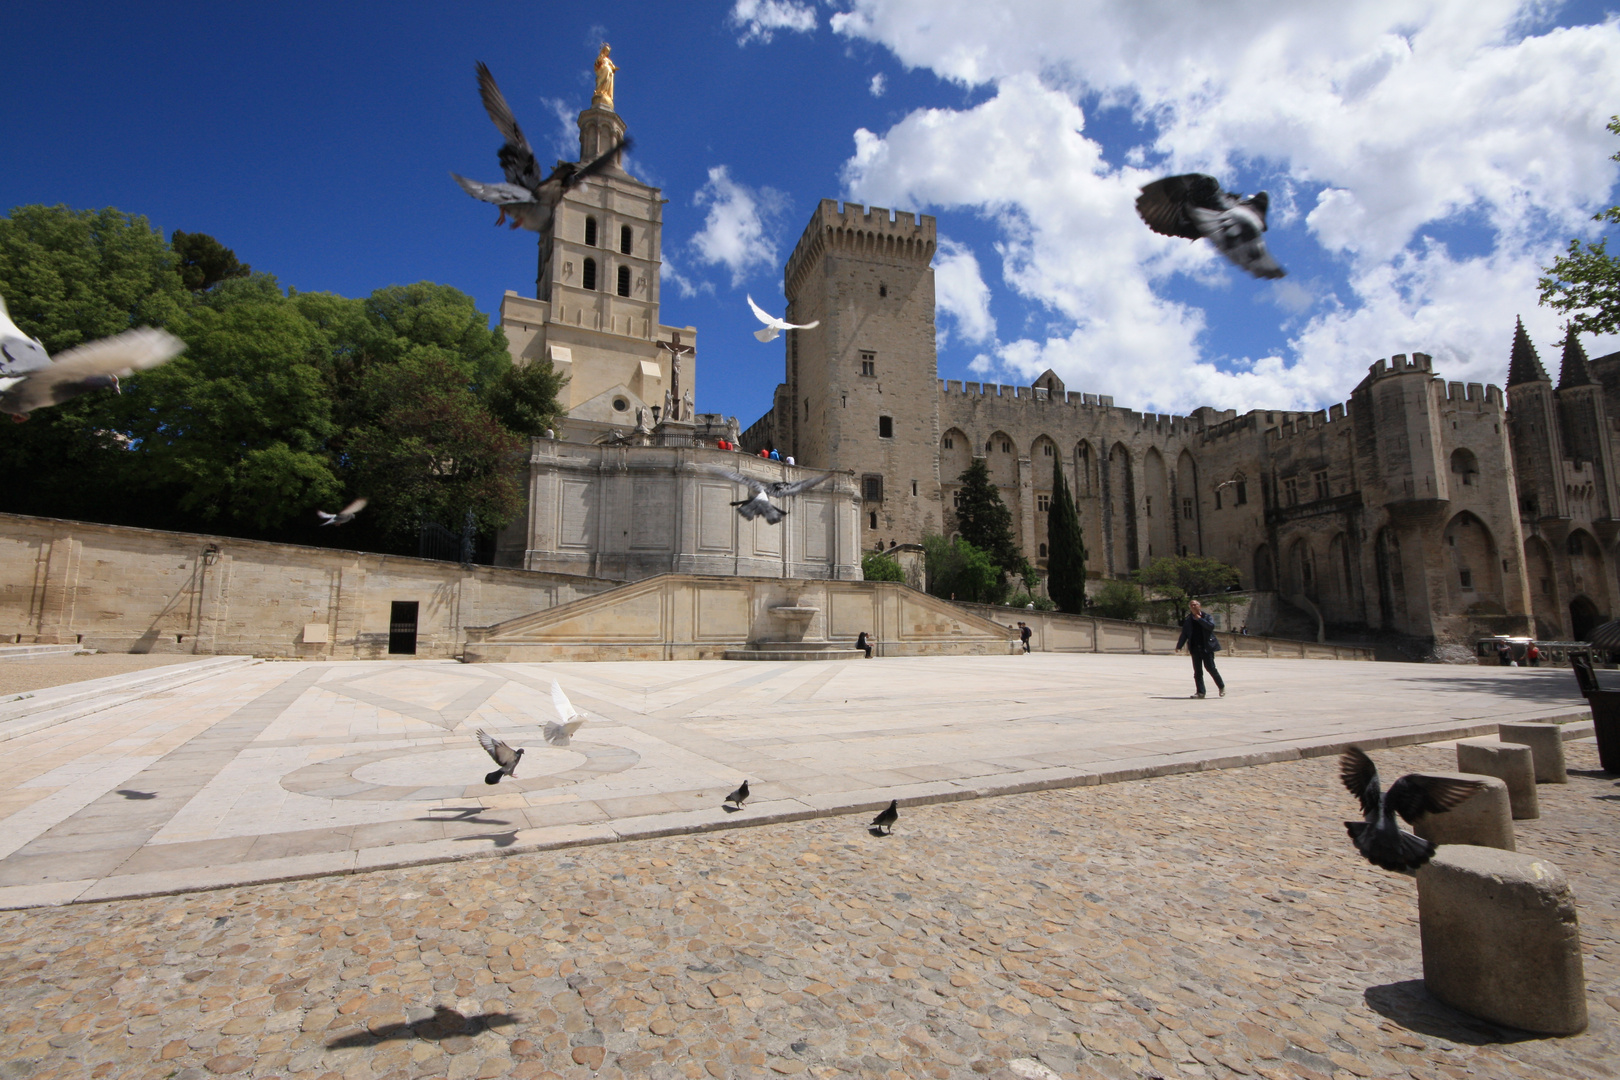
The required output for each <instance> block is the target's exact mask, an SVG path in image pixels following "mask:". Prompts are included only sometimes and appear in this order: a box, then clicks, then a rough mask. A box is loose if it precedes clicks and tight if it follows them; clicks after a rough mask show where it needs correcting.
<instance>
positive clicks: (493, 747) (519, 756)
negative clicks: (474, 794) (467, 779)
mask: <svg viewBox="0 0 1620 1080" xmlns="http://www.w3.org/2000/svg"><path fill="white" fill-rule="evenodd" d="M478 742H479V745H481V746H482V747H483V748H484V749H485V750H486V751H488V753H489V756H490V757H492V758H494V759H495V764H497V765H499V766H500V768H498V769H496V770H495V771H494V772H492V773H490V774H489V775H487V776H485V777H484V783H486V784H498V783H500V782H501V777H503V776H511V775H513V774H514V773H515V772H516V771H517V763H518V762H520V761H522V760H523V748H522V747H519V748H518V749H516V750H514V749H512V748H511V747H510V746H507V745H506V744H505V743H503V742H501V740H499V739H495V738H491V737H490V736H488V735H486V734H484V729H483V728H479V729H478Z"/></svg>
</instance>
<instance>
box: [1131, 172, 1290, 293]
mask: <svg viewBox="0 0 1620 1080" xmlns="http://www.w3.org/2000/svg"><path fill="white" fill-rule="evenodd" d="M1270 205H1271V199H1270V197H1269V196H1267V195H1266V193H1265V192H1263V191H1261V192H1258V193H1256V194H1255V195H1252V196H1245V195H1240V194H1238V193H1237V192H1233V191H1222V190H1221V184H1220V181H1218V180H1216V179H1215V178H1214V177H1213V176H1206V175H1205V174H1204V173H1183V174H1182V175H1180V176H1166V177H1165V178H1163V179H1162V180H1155V181H1153V183H1151V184H1148V185H1147V186H1146V187H1144V188H1143V189H1142V194H1141V195H1139V196H1138V197H1137V199H1136V212H1137V213H1138V214H1139V215H1141V218H1142V220H1143V221H1145V222H1146V223H1147V226H1148V228H1150V229H1152V230H1153V231H1154V232H1156V233H1159V234H1161V235H1163V236H1180V237H1183V238H1185V239H1187V240H1199V239H1205V240H1208V241H1209V242H1210V243H1212V244H1214V245H1215V247H1216V250H1218V251H1219V252H1220V253H1221V254H1222V255H1224V256H1226V257H1227V258H1228V259H1230V260H1231V261H1232V262H1233V263H1234V264H1236V265H1237V266H1240V267H1242V268H1243V269H1244V270H1247V271H1248V272H1249V273H1251V274H1253V275H1254V276H1255V277H1262V278H1280V277H1282V276H1283V275H1284V274H1286V273H1287V271H1285V270H1284V269H1283V268H1282V267H1281V266H1279V265H1277V260H1276V259H1273V258H1272V257H1271V254H1270V253H1269V252H1268V251H1266V244H1265V241H1264V240H1262V239H1260V234H1261V233H1263V232H1265V231H1266V210H1267V209H1268V208H1269V207H1270Z"/></svg>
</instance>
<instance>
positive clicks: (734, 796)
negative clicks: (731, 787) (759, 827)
mask: <svg viewBox="0 0 1620 1080" xmlns="http://www.w3.org/2000/svg"><path fill="white" fill-rule="evenodd" d="M747 801H748V781H746V780H744V781H743V782H742V786H741V787H739V788H738V789H737V790H736V791H733V792H732V793H731V794H730V795H727V796H726V798H725V802H728V803H736V804H737V809H739V810H741V809H742V804H743V803H745V802H747ZM722 805H724V803H722Z"/></svg>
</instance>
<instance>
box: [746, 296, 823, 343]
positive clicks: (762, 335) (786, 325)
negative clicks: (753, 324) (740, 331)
mask: <svg viewBox="0 0 1620 1080" xmlns="http://www.w3.org/2000/svg"><path fill="white" fill-rule="evenodd" d="M744 295H745V296H746V295H747V294H744ZM748 306H749V307H751V308H753V309H754V318H756V319H758V320H759V321H760V322H762V323H764V324H765V329H763V330H755V331H754V336H755V337H757V338H759V340H761V341H775V340H776V336H777V335H778V334H780V333H781V332H782V331H783V330H810V329H813V328H814V327H817V326H820V325H821V320H820V319H817V320H816V321H815V322H807V323H802V324H800V323H790V322H787V321H786V320H784V319H778V318H777V317H776V316H775V315H767V314H765V312H764V310H763V309H761V308H760V306H759V305H758V304H756V303H754V298H753V297H752V296H749V297H748Z"/></svg>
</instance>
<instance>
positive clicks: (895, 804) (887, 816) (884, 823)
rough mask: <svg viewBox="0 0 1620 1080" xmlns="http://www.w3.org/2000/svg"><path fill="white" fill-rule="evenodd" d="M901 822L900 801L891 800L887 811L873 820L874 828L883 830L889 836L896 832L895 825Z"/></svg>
mask: <svg viewBox="0 0 1620 1080" xmlns="http://www.w3.org/2000/svg"><path fill="white" fill-rule="evenodd" d="M899 820H900V800H899V799H890V800H889V806H888V808H887V809H886V810H884V811H883V812H882V813H880V814H879V815H878V816H877V817H875V818H873V819H872V828H874V829H882V830H883V832H884V834H885V835H887V834H889V833H892V832H893V831H894V823H895V822H897V821H899Z"/></svg>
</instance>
